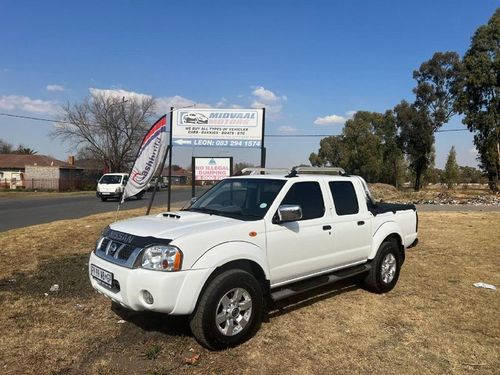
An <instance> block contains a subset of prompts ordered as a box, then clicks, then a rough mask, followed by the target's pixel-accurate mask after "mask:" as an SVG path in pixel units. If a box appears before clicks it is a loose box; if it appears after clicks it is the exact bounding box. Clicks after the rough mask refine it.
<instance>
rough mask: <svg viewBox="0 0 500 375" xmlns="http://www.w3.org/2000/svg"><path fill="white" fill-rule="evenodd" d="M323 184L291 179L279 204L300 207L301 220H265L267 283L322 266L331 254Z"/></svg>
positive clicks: (328, 213)
mask: <svg viewBox="0 0 500 375" xmlns="http://www.w3.org/2000/svg"><path fill="white" fill-rule="evenodd" d="M326 194H328V190H327V186H326V184H324V183H323V182H318V181H298V182H295V183H294V184H293V185H292V186H291V187H290V189H289V190H288V192H287V193H286V195H285V197H284V198H283V199H282V201H281V202H280V205H284V204H287V205H288V204H293V205H299V206H301V208H302V219H301V220H298V221H294V222H289V223H281V224H276V223H273V222H271V221H269V222H266V231H267V255H268V262H269V271H270V274H271V284H272V285H277V284H280V283H284V282H286V281H289V280H292V279H296V278H300V277H303V276H305V275H309V274H311V273H314V272H317V271H320V270H322V269H324V266H325V259H326V258H328V257H329V254H330V253H331V250H332V249H331V241H330V236H331V232H330V231H329V229H328V228H329V227H330V225H331V216H330V212H329V210H327V209H326V205H325V199H324V196H326Z"/></svg>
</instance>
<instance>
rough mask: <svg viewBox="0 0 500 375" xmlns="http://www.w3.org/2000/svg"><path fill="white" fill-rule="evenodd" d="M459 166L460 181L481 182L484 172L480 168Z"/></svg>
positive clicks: (467, 182)
mask: <svg viewBox="0 0 500 375" xmlns="http://www.w3.org/2000/svg"><path fill="white" fill-rule="evenodd" d="M458 168H459V176H460V177H459V179H458V180H459V181H460V182H464V183H466V184H469V183H472V184H477V183H480V182H481V180H482V179H483V176H482V173H481V171H480V170H479V169H477V168H473V167H467V166H465V167H458Z"/></svg>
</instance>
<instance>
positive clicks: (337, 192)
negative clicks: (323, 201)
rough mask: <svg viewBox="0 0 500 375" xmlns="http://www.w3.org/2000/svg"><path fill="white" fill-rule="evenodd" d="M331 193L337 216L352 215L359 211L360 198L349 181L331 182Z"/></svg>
mask: <svg viewBox="0 0 500 375" xmlns="http://www.w3.org/2000/svg"><path fill="white" fill-rule="evenodd" d="M329 185H330V191H331V193H332V197H333V203H334V204H335V212H337V215H352V214H357V213H358V211H359V207H358V197H357V196H356V191H355V190H354V186H353V185H352V183H351V182H349V181H331V182H330V183H329Z"/></svg>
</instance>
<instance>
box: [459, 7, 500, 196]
mask: <svg viewBox="0 0 500 375" xmlns="http://www.w3.org/2000/svg"><path fill="white" fill-rule="evenodd" d="M499 52H500V9H497V10H496V11H495V13H494V14H493V16H492V17H491V19H490V20H489V21H488V23H487V24H486V25H483V26H480V27H479V28H478V29H477V30H476V32H475V34H474V36H473V37H472V41H471V45H470V47H469V49H468V50H467V52H466V53H465V55H464V58H463V69H462V71H461V80H460V81H459V84H458V87H459V95H458V100H457V108H458V110H459V112H460V113H462V114H463V115H464V117H463V120H462V122H463V123H464V124H465V125H467V128H468V129H469V130H470V131H471V132H473V133H474V144H475V146H476V148H477V150H478V152H479V158H478V159H479V162H480V167H481V169H482V170H484V171H485V172H486V173H487V175H488V183H489V186H490V189H491V190H492V191H498V189H499V186H498V183H499V181H498V179H499V175H500V146H499V142H500V118H499V111H500V98H499V97H500V53H499Z"/></svg>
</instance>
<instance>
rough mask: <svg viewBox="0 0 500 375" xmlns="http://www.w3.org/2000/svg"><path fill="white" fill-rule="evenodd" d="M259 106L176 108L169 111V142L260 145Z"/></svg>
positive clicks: (236, 145)
mask: <svg viewBox="0 0 500 375" xmlns="http://www.w3.org/2000/svg"><path fill="white" fill-rule="evenodd" d="M263 121H264V111H263V110H262V109H198V108H186V109H179V110H176V111H174V112H173V113H172V146H188V147H194V146H197V147H199V146H202V147H244V148H260V147H261V146H262V127H263Z"/></svg>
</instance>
